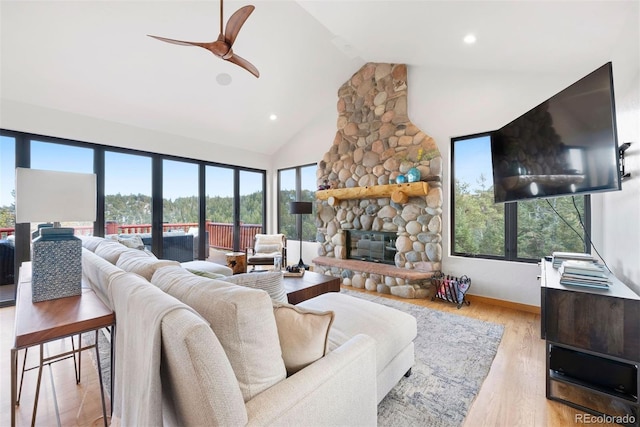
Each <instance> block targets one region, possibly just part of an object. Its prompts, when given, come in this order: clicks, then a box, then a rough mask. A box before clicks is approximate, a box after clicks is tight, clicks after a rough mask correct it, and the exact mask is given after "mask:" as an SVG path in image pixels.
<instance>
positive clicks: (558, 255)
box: [551, 252, 594, 269]
mask: <svg viewBox="0 0 640 427" xmlns="http://www.w3.org/2000/svg"><path fill="white" fill-rule="evenodd" d="M552 255H553V257H552V260H551V263H552V265H553V268H555V269H558V268H560V266H561V265H562V263H563V262H564V261H567V260H576V261H587V262H594V259H593V256H592V255H590V254H583V253H580V252H554V253H553V254H552Z"/></svg>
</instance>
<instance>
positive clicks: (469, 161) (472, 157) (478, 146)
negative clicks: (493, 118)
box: [454, 136, 493, 192]
mask: <svg viewBox="0 0 640 427" xmlns="http://www.w3.org/2000/svg"><path fill="white" fill-rule="evenodd" d="M458 144H459V145H458ZM454 162H455V165H454V171H455V178H456V179H457V180H458V181H460V182H466V183H467V184H469V189H470V190H471V191H472V192H475V191H478V190H481V187H480V185H478V178H479V177H480V175H481V174H483V175H484V177H485V179H486V181H485V189H488V188H489V187H491V186H492V185H493V169H492V166H491V138H490V137H489V136H481V137H478V138H472V139H466V140H462V141H457V142H456V150H455V151H454Z"/></svg>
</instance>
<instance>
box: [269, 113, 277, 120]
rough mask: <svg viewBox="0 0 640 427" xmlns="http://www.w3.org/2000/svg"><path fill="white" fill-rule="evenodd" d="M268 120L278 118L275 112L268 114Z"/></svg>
mask: <svg viewBox="0 0 640 427" xmlns="http://www.w3.org/2000/svg"><path fill="white" fill-rule="evenodd" d="M269 120H271V121H274V120H278V116H276V115H275V114H270V115H269Z"/></svg>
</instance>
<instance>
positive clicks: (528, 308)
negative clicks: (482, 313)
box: [464, 294, 540, 314]
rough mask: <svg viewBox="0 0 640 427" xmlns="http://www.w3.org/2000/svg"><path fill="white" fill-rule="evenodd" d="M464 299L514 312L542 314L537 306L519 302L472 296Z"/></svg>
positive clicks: (466, 296) (468, 295)
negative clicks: (509, 309)
mask: <svg viewBox="0 0 640 427" xmlns="http://www.w3.org/2000/svg"><path fill="white" fill-rule="evenodd" d="M464 298H465V299H467V300H469V301H471V302H473V301H477V302H482V303H485V304H490V305H496V306H499V307H506V308H511V309H514V310H519V311H525V312H527V313H533V314H540V307H538V306H535V305H529V304H521V303H519V302H513V301H505V300H501V299H496V298H489V297H483V296H479V295H470V294H467V295H465V296H464Z"/></svg>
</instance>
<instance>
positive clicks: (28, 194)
mask: <svg viewBox="0 0 640 427" xmlns="http://www.w3.org/2000/svg"><path fill="white" fill-rule="evenodd" d="M96 194H97V193H96V175H95V174H85V173H73V172H60V171H49V170H39V169H29V168H16V222H17V223H25V222H62V221H95V219H96V198H97V197H96Z"/></svg>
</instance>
